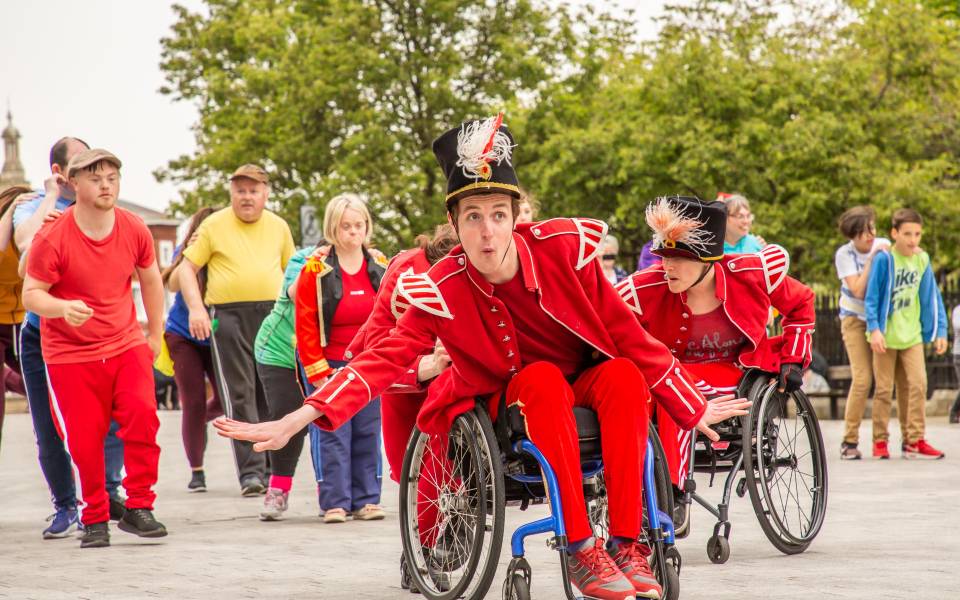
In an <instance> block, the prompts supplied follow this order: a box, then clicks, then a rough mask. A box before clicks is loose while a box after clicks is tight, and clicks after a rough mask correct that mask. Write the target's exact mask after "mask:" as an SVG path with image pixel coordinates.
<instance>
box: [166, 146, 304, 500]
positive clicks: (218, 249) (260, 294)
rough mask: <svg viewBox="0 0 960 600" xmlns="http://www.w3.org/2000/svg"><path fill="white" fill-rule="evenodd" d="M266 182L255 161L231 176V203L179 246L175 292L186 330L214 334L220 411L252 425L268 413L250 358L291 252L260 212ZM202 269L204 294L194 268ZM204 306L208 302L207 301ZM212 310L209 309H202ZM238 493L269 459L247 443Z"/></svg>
mask: <svg viewBox="0 0 960 600" xmlns="http://www.w3.org/2000/svg"><path fill="white" fill-rule="evenodd" d="M269 183H270V179H269V177H268V175H267V173H266V171H264V170H263V169H262V168H260V167H258V166H257V165H251V164H247V165H243V166H241V167H240V168H238V169H237V170H236V171H234V173H233V175H232V176H231V177H230V206H229V207H227V208H224V209H222V210H219V211H217V212H215V213H214V214H212V215H210V216H209V217H208V218H207V219H206V220H205V221H204V222H203V223H202V224H201V225H200V228H199V229H198V230H197V240H196V241H195V242H194V243H192V244H190V245H189V246H188V247H187V249H186V250H184V253H183V255H184V258H186V260H184V261H183V266H184V268H181V269H180V271H179V274H178V276H179V279H180V289H181V292H182V293H183V298H184V300H185V301H186V303H187V307H188V308H189V310H190V333H191V335H193V336H194V337H196V338H197V339H201V340H204V339H207V338H208V337H209V338H211V340H212V343H211V347H212V348H213V361H214V370H215V373H216V378H217V385H218V386H219V388H220V398H222V399H223V403H224V412H225V413H226V414H227V415H230V416H231V417H233V418H236V419H240V420H243V421H247V422H251V423H256V422H258V421H259V420H260V417H261V416H262V417H267V416H269V415H268V412H267V410H268V409H267V405H266V400H265V397H264V393H263V386H262V384H261V383H260V380H259V378H258V377H257V369H256V362H255V359H254V355H253V345H254V340H255V339H256V337H257V330H258V329H259V328H260V323H261V321H263V319H264V318H265V317H266V316H267V315H268V314H269V313H270V310H271V309H272V308H273V302H274V299H276V297H277V290H279V289H280V285H281V284H282V282H283V271H284V269H285V268H286V266H287V261H288V260H290V257H291V256H292V255H293V252H294V250H295V249H294V245H293V236H292V235H291V234H290V228H289V227H288V226H287V224H286V222H284V221H283V219H281V218H280V217H278V216H277V215H275V214H273V213H272V212H270V211H268V210H264V206H265V205H266V203H267V198H268V197H269V196H270V186H269ZM203 267H206V268H207V280H206V293H205V295H201V293H200V284H199V281H198V279H197V273H198V272H199V271H200V269H202V268H203ZM205 305H206V306H205ZM207 307H209V311H208V309H207ZM233 450H234V458H235V460H236V463H237V474H238V476H239V479H240V491H241V493H242V494H243V495H244V496H256V495H258V494H261V493H263V492H264V491H265V490H266V485H265V481H266V459H265V457H264V455H263V454H261V453H256V452H253V449H252V445H251V444H250V443H249V442H237V441H235V442H233Z"/></svg>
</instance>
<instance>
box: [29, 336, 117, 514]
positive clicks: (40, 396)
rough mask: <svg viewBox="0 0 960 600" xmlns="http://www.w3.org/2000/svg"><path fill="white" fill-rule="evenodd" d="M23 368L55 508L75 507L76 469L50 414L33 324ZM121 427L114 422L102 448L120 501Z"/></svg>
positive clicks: (44, 371)
mask: <svg viewBox="0 0 960 600" xmlns="http://www.w3.org/2000/svg"><path fill="white" fill-rule="evenodd" d="M20 368H21V371H22V373H23V385H24V387H25V388H26V390H27V403H28V404H29V405H30V418H31V419H33V431H34V433H35V434H36V436H37V447H38V449H39V459H40V469H41V470H42V471H43V476H44V478H45V479H46V480H47V485H48V486H49V487H50V494H51V495H52V496H53V498H52V499H53V505H54V506H55V507H56V508H58V509H60V508H70V507H75V506H76V505H77V490H76V486H75V485H74V481H73V466H72V465H71V463H70V455H69V454H67V450H66V448H65V447H64V445H63V440H62V439H61V438H60V434H58V433H57V428H56V426H54V424H53V415H52V414H51V412H50V395H49V393H50V392H49V391H48V388H47V369H46V365H45V364H44V362H43V354H42V352H41V350H40V330H39V329H37V328H36V327H34V326H33V325H31V324H30V323H24V324H23V328H22V329H21V330H20ZM118 427H119V426H118V425H117V423H116V422H115V421H111V422H110V431H109V433H108V434H107V439H106V442H105V443H104V447H103V450H104V461H105V464H106V488H107V493H108V494H110V496H111V497H113V498H115V497H119V494H120V491H119V488H120V482H121V480H122V478H123V477H122V474H121V471H122V469H123V442H121V441H120V438H118V437H117V429H118Z"/></svg>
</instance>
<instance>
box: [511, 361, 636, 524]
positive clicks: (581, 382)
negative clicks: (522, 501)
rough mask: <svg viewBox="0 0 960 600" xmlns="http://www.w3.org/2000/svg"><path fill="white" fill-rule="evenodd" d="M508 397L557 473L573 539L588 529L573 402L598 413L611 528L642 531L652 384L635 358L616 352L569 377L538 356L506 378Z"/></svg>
mask: <svg viewBox="0 0 960 600" xmlns="http://www.w3.org/2000/svg"><path fill="white" fill-rule="evenodd" d="M506 401H507V405H508V406H509V405H512V404H518V405H519V406H520V412H521V413H522V414H523V416H524V418H525V419H526V427H527V436H528V437H529V438H530V441H532V442H533V443H534V444H536V445H537V447H538V448H539V449H540V451H541V452H543V455H544V456H545V457H546V459H547V461H548V462H549V463H550V465H551V466H552V467H553V470H554V472H555V473H556V475H557V481H558V483H559V487H560V500H561V502H562V503H563V519H564V523H565V524H566V528H567V537H568V539H569V540H570V541H571V542H576V541H579V540H583V539H586V538H588V537H590V536H591V535H593V530H592V528H591V527H590V522H589V521H588V520H587V512H586V506H585V503H584V498H583V478H582V475H581V470H580V445H579V442H578V437H577V425H576V421H575V420H574V416H573V407H574V406H582V407H587V408H591V409H593V410H594V411H596V413H597V417H598V419H599V421H600V440H601V444H602V454H603V465H604V477H605V480H606V484H607V495H608V501H609V511H610V535H614V536H621V537H625V538H631V539H635V538H636V537H637V536H639V535H640V528H641V522H642V521H641V519H642V514H643V513H642V511H643V501H642V497H641V495H640V491H641V484H642V481H643V479H642V473H643V457H644V453H645V452H646V449H647V424H648V418H649V415H648V408H647V404H648V402H649V401H650V391H649V389H648V388H647V384H646V382H645V381H644V378H643V375H642V374H641V373H640V371H639V370H638V369H637V367H636V365H634V364H633V363H632V362H630V361H629V360H627V359H624V358H615V359H612V360H608V361H606V362H603V363H601V364H599V365H597V366H595V367H591V368H589V369H587V370H585V371H584V372H583V373H581V374H580V376H579V377H578V378H577V380H576V381H575V382H574V383H573V385H570V384H569V383H567V380H566V379H565V378H564V376H563V374H562V373H561V372H560V369H558V368H557V367H556V366H555V365H553V364H551V363H547V362H535V363H532V364H530V365H528V366H526V367H524V368H523V369H521V370H520V372H519V373H518V374H517V375H516V377H514V378H513V379H512V380H511V381H510V384H509V385H508V386H507V397H506Z"/></svg>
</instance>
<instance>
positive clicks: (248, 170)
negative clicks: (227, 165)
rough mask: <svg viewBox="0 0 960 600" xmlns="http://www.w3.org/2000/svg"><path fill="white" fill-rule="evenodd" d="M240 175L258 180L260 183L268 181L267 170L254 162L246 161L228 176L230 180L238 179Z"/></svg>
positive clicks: (267, 182)
mask: <svg viewBox="0 0 960 600" xmlns="http://www.w3.org/2000/svg"><path fill="white" fill-rule="evenodd" d="M240 177H246V178H247V179H252V180H254V181H259V182H260V183H265V184H268V185H269V183H270V176H269V175H267V172H266V171H264V170H263V169H262V168H260V167H259V166H257V165H254V164H249V163H248V164H245V165H242V166H240V167H238V168H237V170H236V171H234V172H233V175H231V176H230V181H233V180H234V179H239V178H240Z"/></svg>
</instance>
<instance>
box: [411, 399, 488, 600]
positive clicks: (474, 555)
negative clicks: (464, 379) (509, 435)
mask: <svg viewBox="0 0 960 600" xmlns="http://www.w3.org/2000/svg"><path fill="white" fill-rule="evenodd" d="M504 504H505V501H504V484H503V464H502V460H501V457H500V450H499V448H498V446H497V443H496V438H495V437H494V434H493V427H492V425H491V424H490V418H489V417H488V416H487V414H486V412H485V411H483V410H482V409H480V410H472V411H469V412H467V413H464V414H462V415H460V416H458V417H457V418H456V419H455V420H454V422H453V426H452V427H451V429H450V432H449V434H448V435H447V437H446V439H438V438H436V437H433V438H431V436H428V435H426V434H424V433H422V432H420V431H419V430H414V432H413V435H412V436H411V437H410V442H409V443H408V445H407V451H406V454H405V456H404V459H403V468H402V473H401V477H400V537H401V539H402V542H403V554H404V558H405V560H406V564H407V566H408V569H407V574H408V576H409V578H410V580H411V582H412V583H413V585H414V586H415V587H416V589H418V590H419V591H420V592H421V593H422V594H423V596H424V597H425V598H427V599H428V600H453V599H454V598H461V597H462V598H466V599H467V600H479V599H480V598H483V597H484V596H485V594H486V593H487V591H488V590H489V588H490V584H491V583H492V581H493V576H494V574H495V572H496V568H497V561H498V560H499V557H500V549H501V545H502V543H503V526H504ZM421 522H422V523H421ZM421 526H423V527H426V529H425V530H421Z"/></svg>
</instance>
